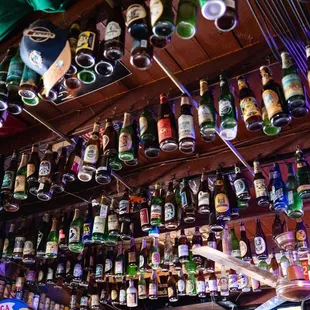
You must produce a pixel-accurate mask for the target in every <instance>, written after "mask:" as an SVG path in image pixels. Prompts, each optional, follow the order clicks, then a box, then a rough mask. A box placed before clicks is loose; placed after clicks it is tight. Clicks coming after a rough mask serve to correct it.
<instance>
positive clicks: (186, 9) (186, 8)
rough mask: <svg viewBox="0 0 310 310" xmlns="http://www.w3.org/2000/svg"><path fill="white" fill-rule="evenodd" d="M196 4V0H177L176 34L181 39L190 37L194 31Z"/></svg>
mask: <svg viewBox="0 0 310 310" xmlns="http://www.w3.org/2000/svg"><path fill="white" fill-rule="evenodd" d="M197 6H198V3H197V1H188V0H181V1H179V5H178V15H177V23H176V34H177V35H178V36H179V37H180V38H182V39H191V38H192V37H193V36H194V35H195V33H196V26H197Z"/></svg>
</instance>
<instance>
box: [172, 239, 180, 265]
mask: <svg viewBox="0 0 310 310" xmlns="http://www.w3.org/2000/svg"><path fill="white" fill-rule="evenodd" d="M178 249H179V239H178V237H175V238H174V245H173V247H172V255H173V259H172V261H173V267H174V269H175V270H181V269H182V264H181V262H180V260H179V253H178Z"/></svg>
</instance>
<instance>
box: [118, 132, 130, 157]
mask: <svg viewBox="0 0 310 310" xmlns="http://www.w3.org/2000/svg"><path fill="white" fill-rule="evenodd" d="M131 149H132V137H131V134H129V133H128V132H122V133H121V134H120V136H119V148H118V151H119V152H127V151H130V150H131Z"/></svg>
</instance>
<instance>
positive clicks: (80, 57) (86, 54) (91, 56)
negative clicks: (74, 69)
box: [75, 16, 98, 68]
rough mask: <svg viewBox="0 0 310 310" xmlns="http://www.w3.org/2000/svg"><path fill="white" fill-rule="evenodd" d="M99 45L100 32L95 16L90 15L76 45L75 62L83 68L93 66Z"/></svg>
mask: <svg viewBox="0 0 310 310" xmlns="http://www.w3.org/2000/svg"><path fill="white" fill-rule="evenodd" d="M97 45H98V33H97V28H96V18H95V16H92V17H89V18H88V22H87V25H86V27H85V30H84V31H82V32H81V33H80V34H79V38H78V41H77V46H76V50H75V53H76V56H75V62H76V63H77V64H78V65H79V66H80V67H81V68H91V67H93V66H94V65H95V61H96V59H95V55H96V52H97Z"/></svg>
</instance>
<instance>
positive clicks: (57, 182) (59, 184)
mask: <svg viewBox="0 0 310 310" xmlns="http://www.w3.org/2000/svg"><path fill="white" fill-rule="evenodd" d="M66 162H67V149H66V148H65V147H63V148H62V149H61V154H60V157H59V160H58V163H57V165H56V169H55V173H54V176H53V184H52V190H53V191H54V192H55V193H62V192H63V191H64V190H65V186H66V180H65V179H64V177H63V175H64V171H65V165H66Z"/></svg>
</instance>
